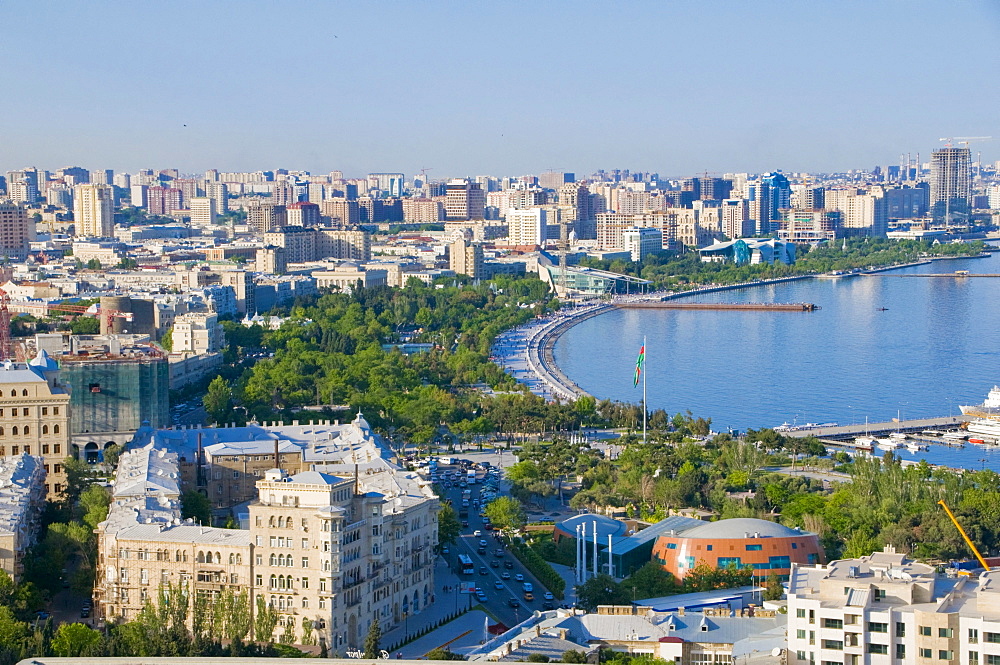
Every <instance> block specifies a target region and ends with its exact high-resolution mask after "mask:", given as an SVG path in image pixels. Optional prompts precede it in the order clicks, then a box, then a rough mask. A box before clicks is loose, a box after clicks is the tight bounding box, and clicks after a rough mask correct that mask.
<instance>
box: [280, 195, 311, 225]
mask: <svg viewBox="0 0 1000 665" xmlns="http://www.w3.org/2000/svg"><path fill="white" fill-rule="evenodd" d="M285 212H286V214H287V216H288V225H289V226H319V205H317V204H316V203H309V202H308V201H301V202H298V203H290V204H289V205H287V206H285Z"/></svg>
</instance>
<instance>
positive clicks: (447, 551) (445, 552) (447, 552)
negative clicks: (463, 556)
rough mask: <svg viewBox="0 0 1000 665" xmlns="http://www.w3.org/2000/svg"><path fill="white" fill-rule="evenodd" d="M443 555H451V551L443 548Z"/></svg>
mask: <svg viewBox="0 0 1000 665" xmlns="http://www.w3.org/2000/svg"><path fill="white" fill-rule="evenodd" d="M441 554H451V550H450V549H448V548H447V547H442V548H441Z"/></svg>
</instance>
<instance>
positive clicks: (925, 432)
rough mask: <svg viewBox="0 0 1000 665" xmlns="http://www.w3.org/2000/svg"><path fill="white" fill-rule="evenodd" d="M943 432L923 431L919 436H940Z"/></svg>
mask: <svg viewBox="0 0 1000 665" xmlns="http://www.w3.org/2000/svg"><path fill="white" fill-rule="evenodd" d="M943 433H944V432H942V431H941V430H939V429H925V430H924V431H923V432H921V434H923V435H924V436H941V435H942V434H943Z"/></svg>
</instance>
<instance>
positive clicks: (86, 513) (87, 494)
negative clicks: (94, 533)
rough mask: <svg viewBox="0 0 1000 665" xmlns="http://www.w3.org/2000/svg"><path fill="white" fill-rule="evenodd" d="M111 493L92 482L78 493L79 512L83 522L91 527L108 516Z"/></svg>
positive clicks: (95, 526) (93, 527) (94, 526)
mask: <svg viewBox="0 0 1000 665" xmlns="http://www.w3.org/2000/svg"><path fill="white" fill-rule="evenodd" d="M110 505H111V493H110V492H109V491H108V490H107V489H106V488H105V487H102V486H101V485H98V484H96V483H95V484H92V485H90V486H89V487H88V488H87V489H85V490H84V491H83V492H82V493H81V494H80V512H81V513H82V515H83V518H82V519H83V523H84V524H86V525H87V526H88V527H90V528H91V529H96V528H97V525H98V524H100V523H101V522H103V521H104V520H106V519H107V518H108V506H110Z"/></svg>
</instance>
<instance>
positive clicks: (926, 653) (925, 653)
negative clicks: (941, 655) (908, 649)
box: [917, 649, 934, 658]
mask: <svg viewBox="0 0 1000 665" xmlns="http://www.w3.org/2000/svg"><path fill="white" fill-rule="evenodd" d="M917 651H918V652H919V654H920V657H921V658H933V654H934V650H933V649H917Z"/></svg>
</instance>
